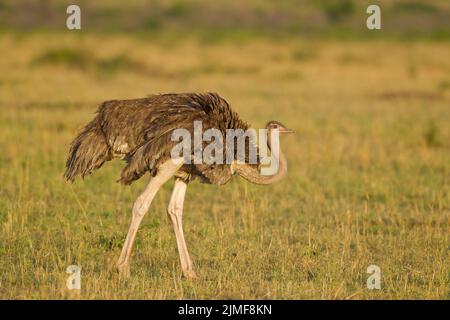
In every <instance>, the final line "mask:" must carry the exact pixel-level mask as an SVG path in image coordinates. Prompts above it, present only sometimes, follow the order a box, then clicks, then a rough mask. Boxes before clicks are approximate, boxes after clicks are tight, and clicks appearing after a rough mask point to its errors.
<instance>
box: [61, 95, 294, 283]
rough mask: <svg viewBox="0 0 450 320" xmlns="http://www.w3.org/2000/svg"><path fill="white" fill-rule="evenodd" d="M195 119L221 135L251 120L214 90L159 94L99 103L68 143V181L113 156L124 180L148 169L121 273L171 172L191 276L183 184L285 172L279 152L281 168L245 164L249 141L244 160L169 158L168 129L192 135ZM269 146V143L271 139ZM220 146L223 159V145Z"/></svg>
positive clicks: (173, 209)
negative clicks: (122, 162)
mask: <svg viewBox="0 0 450 320" xmlns="http://www.w3.org/2000/svg"><path fill="white" fill-rule="evenodd" d="M194 121H201V123H202V130H203V131H205V130H207V129H218V130H220V132H221V133H222V136H223V137H226V131H227V129H235V130H236V129H241V130H242V132H245V131H246V130H247V129H249V125H248V124H247V123H246V122H244V121H243V120H241V119H240V118H239V116H238V114H237V113H236V112H234V111H232V110H231V108H230V106H229V104H228V103H227V102H226V101H225V100H224V99H223V98H221V97H220V96H219V95H218V94H215V93H205V94H197V93H184V94H161V95H153V96H150V97H147V98H142V99H132V100H111V101H106V102H103V103H102V104H101V105H100V107H99V109H98V111H97V115H96V116H95V118H94V119H93V120H92V121H91V122H90V123H88V124H87V125H86V127H85V128H84V129H83V130H82V131H81V132H80V134H79V135H78V136H77V137H76V138H75V140H74V141H73V142H72V145H71V147H70V152H69V157H68V159H67V163H66V172H65V174H64V175H65V177H66V179H67V180H69V181H74V180H75V178H76V177H77V176H81V177H84V176H86V175H88V174H90V173H91V172H92V171H94V170H96V169H98V168H100V167H101V166H102V165H103V164H104V163H105V162H106V161H109V160H111V159H113V158H121V159H124V160H125V161H126V166H125V168H124V169H123V170H122V173H121V176H120V179H119V181H120V182H121V183H123V184H131V183H132V182H133V181H135V180H137V179H139V178H140V177H141V176H142V175H144V174H145V173H146V172H147V171H148V172H150V173H151V175H152V179H150V182H149V184H148V186H147V188H146V189H145V191H144V192H143V193H142V194H141V195H140V196H139V198H138V199H137V201H136V202H135V205H134V207H133V217H132V221H131V225H130V229H129V232H128V235H127V239H126V241H125V245H124V247H123V249H122V253H121V255H120V258H119V262H118V264H117V266H118V269H119V271H121V272H122V271H127V270H128V268H129V257H130V254H131V247H132V244H133V241H134V238H135V236H136V232H137V229H138V227H139V224H140V222H141V220H142V218H143V216H144V215H145V213H146V212H147V210H148V208H149V206H150V203H151V201H152V199H153V197H154V196H155V194H156V192H157V191H158V190H159V188H160V187H161V186H162V184H164V183H165V182H166V181H167V180H168V179H170V177H172V176H174V177H175V178H176V179H175V185H174V191H173V193H172V197H171V200H170V204H169V207H168V214H169V217H170V218H171V220H172V222H173V224H174V230H175V235H176V238H177V246H178V249H179V252H180V261H181V266H182V269H183V274H184V275H185V276H187V277H194V276H195V274H194V271H193V269H192V262H191V260H190V258H189V254H188V252H187V247H186V243H185V240H184V235H183V230H182V226H181V215H182V208H183V202H184V195H185V192H186V187H187V183H188V182H189V181H191V180H192V179H194V178H196V177H199V178H200V179H201V181H202V182H206V183H211V184H218V185H221V184H224V183H226V182H228V181H229V180H230V178H231V177H232V176H233V174H234V173H236V174H238V175H240V176H241V177H243V178H244V179H246V180H248V181H250V182H253V183H257V184H271V183H274V182H276V181H278V180H280V179H281V178H282V177H283V176H284V174H285V173H286V168H287V166H286V161H285V158H284V156H283V155H282V153H281V151H280V153H279V158H278V159H277V160H278V161H279V163H280V165H279V170H278V172H277V173H275V174H274V175H272V176H264V175H262V174H261V173H260V170H259V169H260V168H259V163H256V164H248V161H247V160H248V153H249V148H250V147H256V146H255V145H251V144H250V143H249V141H247V142H246V146H245V148H246V154H245V158H246V159H245V160H246V164H238V165H235V164H234V163H233V164H229V163H228V164H211V165H208V164H205V163H201V164H186V163H181V162H180V163H176V164H174V163H170V161H169V160H170V159H171V151H172V149H173V148H174V146H176V145H177V144H178V143H179V141H172V139H171V135H172V132H173V131H174V130H175V129H186V130H188V131H189V132H190V133H191V136H193V132H194ZM266 128H267V129H268V130H279V132H290V130H289V129H287V128H285V127H284V126H283V125H282V124H281V123H279V122H276V121H271V122H269V123H268V124H267V126H266ZM192 143H193V141H192ZM224 143H225V141H224ZM205 145H207V143H205V142H203V147H205ZM268 147H269V149H270V147H271V144H270V139H269V140H268ZM222 149H223V150H222V151H223V152H224V159H226V152H225V149H226V147H223V148H222ZM191 150H194V149H193V148H191ZM219 152H220V151H219ZM236 152H237V149H236V150H235V151H234V154H233V155H232V157H234V158H233V159H237V158H236Z"/></svg>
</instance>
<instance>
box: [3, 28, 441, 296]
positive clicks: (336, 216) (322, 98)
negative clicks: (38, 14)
mask: <svg viewBox="0 0 450 320" xmlns="http://www.w3.org/2000/svg"><path fill="white" fill-rule="evenodd" d="M78 40H79V38H78V37H76V36H71V35H66V36H61V35H59V36H51V35H33V36H28V37H24V38H21V39H16V38H14V37H10V36H6V35H4V36H2V37H0V46H1V47H2V48H4V57H3V59H2V60H1V61H0V71H1V72H0V74H1V81H0V110H1V112H0V147H1V155H0V181H1V187H0V228H1V232H0V261H2V263H1V264H0V298H3V299H9V298H14V299H25V298H28V299H38V298H39V299H66V298H67V299H71V298H83V299H99V298H106V299H116V298H135V299H168V298H171V299H179V298H187V299H215V298H224V299H228V298H237V299H240V298H247V299H299V298H301V299H303V298H305V299H313V298H316V299H347V298H348V299H407V298H408V299H418V298H424V299H448V298H449V284H450V283H449V276H450V275H449V265H450V259H449V232H448V231H449V218H450V216H449V213H450V212H449V208H450V205H449V194H450V193H449V177H450V174H449V173H450V172H449V169H450V165H449V164H450V145H449V141H450V131H449V127H448V123H449V120H450V115H449V112H448V105H449V101H450V96H449V93H450V92H448V90H441V89H440V87H439V85H438V84H439V83H445V82H446V81H447V82H448V79H449V77H450V73H449V70H450V64H449V61H448V59H447V56H448V55H446V54H445V53H447V52H448V50H449V48H450V47H449V45H448V44H445V43H440V44H439V43H434V44H433V43H428V42H416V43H413V44H409V45H406V44H401V43H400V44H398V43H383V42H372V43H358V42H349V43H346V44H345V46H342V45H341V44H339V43H336V42H316V43H315V44H314V52H313V53H315V52H317V53H318V54H314V55H313V56H311V55H310V53H309V50H311V47H309V46H303V45H302V44H301V43H299V42H298V41H295V42H292V43H291V42H277V43H272V42H267V41H254V42H249V43H247V44H246V45H238V44H232V43H222V44H220V43H216V44H209V45H205V44H201V43H199V42H195V41H190V40H187V41H185V42H181V43H178V44H176V45H172V46H170V47H168V46H166V45H164V44H159V43H157V42H148V41H145V40H143V39H136V38H129V37H120V36H114V37H112V36H110V37H105V36H101V37H100V36H99V37H96V36H88V37H84V38H83V41H82V45H81V46H80V50H84V51H83V52H85V51H86V52H91V53H94V54H95V57H93V56H92V55H90V56H89V57H90V58H89V61H90V62H88V64H89V65H91V64H92V65H96V61H99V60H102V61H103V59H113V58H111V57H122V56H123V54H125V55H126V58H123V59H125V61H133V62H135V63H137V64H139V65H141V66H142V67H143V68H145V70H146V72H140V71H139V70H137V69H136V68H129V67H128V65H127V63H125V65H126V66H125V67H117V68H116V67H114V68H113V69H114V73H115V77H108V76H106V77H105V76H101V75H100V76H99V74H98V72H91V71H92V70H90V68H83V67H79V66H78V65H77V64H75V65H73V64H71V63H66V62H63V63H53V59H54V58H52V59H50V61H52V62H50V63H40V64H39V63H38V64H33V61H35V60H36V59H38V57H42V53H45V52H47V53H48V52H49V50H52V48H53V49H54V48H59V47H64V48H65V47H71V48H73V47H75V46H76V45H77V44H79V43H78ZM61 43H64V45H62V44H61ZM66 45H67V46H66ZM305 54H306V56H305ZM69 56H71V55H69ZM75 57H76V58H74V59H75V60H76V59H78V55H75ZM123 57H125V56H123ZM306 57H307V58H306ZM343 57H345V59H344V58H343ZM66 58H67V57H66ZM66 58H64V59H62V60H63V61H67V59H66ZM58 59H59V58H58ZM58 59H57V60H58ZM121 59H122V58H121ZM121 59H119V61H115V62H114V63H112V64H113V65H118V66H123V63H122V60H121ZM72 60H73V59H72V58H71V59H70V61H72ZM91 60H92V61H93V62H92V61H91ZM111 61H112V60H111ZM411 61H412V62H411ZM411 63H414V68H415V76H414V77H411V75H410V73H409V72H408V69H409V65H410V64H411ZM105 68H106V69H109V68H110V66H108V64H107V66H106V67H105ZM195 70H200V71H201V72H195ZM231 71H232V72H231ZM286 75H299V76H286ZM174 91H175V92H176V91H217V92H219V93H221V94H222V95H223V96H224V97H225V98H227V99H228V100H229V101H230V102H231V104H232V106H233V107H234V109H235V110H236V111H238V112H239V114H241V116H242V117H243V118H244V119H246V120H248V121H249V122H251V123H252V124H254V126H255V127H258V126H261V125H263V124H264V123H265V122H266V121H267V120H269V119H277V120H280V121H282V122H283V123H285V124H286V125H287V126H289V127H292V128H293V129H295V130H296V132H297V133H296V134H295V135H292V136H288V137H286V138H285V139H283V141H282V145H283V149H284V150H285V153H286V156H287V158H288V161H289V173H288V176H287V178H286V179H285V180H284V181H283V182H281V183H279V184H277V185H273V186H266V187H263V186H255V185H250V184H248V183H246V182H245V181H243V180H242V179H238V178H236V179H234V180H233V181H232V182H231V183H229V184H228V185H225V186H222V187H217V186H210V185H202V184H200V183H198V182H194V183H192V184H191V185H190V186H189V188H188V193H187V199H186V204H185V217H184V228H185V234H186V238H187V243H188V247H189V249H190V252H191V256H192V258H193V261H194V264H195V268H196V271H197V274H198V276H199V279H198V280H196V281H187V280H183V279H181V272H180V266H179V261H178V254H177V251H176V243H175V237H174V234H173V230H172V226H171V224H170V222H169V219H168V218H167V216H166V209H165V208H166V205H167V203H168V200H169V196H170V188H171V184H172V183H169V184H167V185H165V186H164V188H163V190H161V191H160V193H158V195H157V197H156V199H155V201H154V203H153V204H152V206H151V209H150V212H149V214H148V215H147V216H146V218H145V219H144V222H143V224H142V225H141V228H140V230H139V233H138V237H137V242H136V246H135V248H134V252H133V257H132V264H131V272H132V273H131V277H130V278H129V279H120V278H119V277H118V275H117V273H116V272H115V268H114V264H115V262H116V259H117V258H118V256H119V253H120V249H121V246H122V243H123V241H124V238H125V235H126V232H127V228H128V224H129V220H130V215H131V207H132V203H133V201H134V200H135V198H136V197H137V195H138V194H139V192H140V191H141V190H142V188H143V187H144V185H145V183H146V180H148V177H147V176H146V177H144V178H142V179H141V181H139V182H137V183H136V184H134V185H132V186H131V187H123V186H121V185H119V184H117V183H115V181H116V180H117V179H118V177H119V173H120V169H121V168H122V166H123V164H122V163H121V162H120V161H117V162H111V163H108V164H107V165H105V166H104V167H103V168H102V169H101V170H100V171H98V172H96V173H95V175H93V176H90V177H88V178H86V180H85V181H78V182H77V183H76V184H74V185H70V184H68V183H66V182H65V181H63V179H62V173H63V171H64V163H65V158H66V156H67V152H68V147H69V143H70V141H71V139H73V137H74V136H75V134H76V132H77V130H78V129H79V128H80V127H81V126H82V125H83V124H85V123H86V122H87V121H88V120H89V119H91V118H92V116H93V113H94V111H95V110H96V106H97V105H98V103H99V102H101V101H103V100H107V99H115V98H134V97H142V96H145V95H147V94H150V93H158V92H174ZM72 264H76V265H79V266H81V268H82V290H81V292H80V293H79V294H75V293H73V292H71V291H69V290H67V289H66V286H65V284H66V279H67V276H68V274H66V273H65V271H66V268H67V267H68V266H69V265H72ZM372 264H375V265H378V266H380V268H381V272H382V280H381V281H382V282H381V285H382V289H381V290H379V291H378V290H374V291H371V290H368V289H367V288H366V279H367V277H368V274H366V269H367V267H368V266H369V265H372Z"/></svg>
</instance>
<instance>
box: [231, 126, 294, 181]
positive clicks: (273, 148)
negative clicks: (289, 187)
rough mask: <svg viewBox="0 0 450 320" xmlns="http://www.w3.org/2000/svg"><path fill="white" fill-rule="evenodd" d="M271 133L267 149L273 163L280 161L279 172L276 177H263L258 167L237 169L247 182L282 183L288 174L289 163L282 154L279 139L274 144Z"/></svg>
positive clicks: (247, 166) (248, 166) (240, 167)
mask: <svg viewBox="0 0 450 320" xmlns="http://www.w3.org/2000/svg"><path fill="white" fill-rule="evenodd" d="M270 137H271V134H270V132H269V135H268V139H267V147H268V149H269V150H270V152H271V154H272V161H278V164H279V165H278V171H277V173H275V174H274V175H263V174H261V172H260V170H259V169H258V168H257V166H251V165H248V164H246V165H242V166H238V167H237V168H236V173H237V174H239V175H240V176H241V177H243V178H244V179H245V180H247V181H249V182H252V183H255V184H272V183H275V182H277V181H280V180H281V179H282V178H283V177H284V176H285V175H286V172H287V161H286V158H285V157H284V154H283V153H282V152H281V148H280V144H279V139H276V140H275V141H274V143H272V141H271V140H272V139H271V138H270Z"/></svg>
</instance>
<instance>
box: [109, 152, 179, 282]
mask: <svg viewBox="0 0 450 320" xmlns="http://www.w3.org/2000/svg"><path fill="white" fill-rule="evenodd" d="M181 165H182V159H181V160H180V159H176V160H168V161H166V162H165V163H163V164H162V165H161V166H160V167H159V168H158V173H157V175H156V176H155V177H153V178H151V179H150V182H149V183H148V185H147V187H146V188H145V190H144V192H142V193H141V195H140V196H139V197H138V199H137V200H136V202H135V203H134V206H133V214H132V218H131V224H130V228H129V230H128V234H127V238H126V239H125V244H124V245H123V248H122V252H121V254H120V257H119V260H118V261H117V269H118V270H119V272H120V273H123V274H125V275H128V274H129V273H130V255H131V249H132V247H133V242H134V239H135V238H136V233H137V231H138V228H139V225H140V224H141V221H142V219H143V218H144V216H145V214H146V213H147V211H148V208H149V207H150V204H151V202H152V200H153V198H154V197H155V195H156V193H157V192H158V190H159V189H160V188H161V186H162V185H163V184H164V183H165V182H166V181H167V180H169V179H170V178H171V177H172V176H173V175H174V174H175V172H177V171H178V169H179V168H180V167H181Z"/></svg>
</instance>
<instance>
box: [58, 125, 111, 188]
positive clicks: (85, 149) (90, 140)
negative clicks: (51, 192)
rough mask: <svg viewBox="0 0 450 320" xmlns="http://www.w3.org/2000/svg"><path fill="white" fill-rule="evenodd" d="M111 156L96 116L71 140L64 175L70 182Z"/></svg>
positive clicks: (89, 171) (96, 167) (94, 168)
mask: <svg viewBox="0 0 450 320" xmlns="http://www.w3.org/2000/svg"><path fill="white" fill-rule="evenodd" d="M111 158H112V156H111V151H110V148H109V147H108V145H107V143H106V140H105V136H104V134H103V132H102V129H101V127H100V124H99V121H98V118H97V117H96V118H95V119H94V120H92V121H91V122H90V123H89V124H88V125H87V126H86V127H85V128H84V129H83V130H82V131H81V133H80V134H79V135H78V136H77V137H76V138H75V140H74V141H73V142H72V145H71V147H70V152H69V157H68V158H67V162H66V171H65V173H64V177H65V178H66V179H67V180H68V181H71V182H73V181H74V180H75V178H76V177H77V176H78V175H81V177H82V178H84V177H85V176H86V175H88V174H90V173H91V172H92V171H94V170H96V169H98V168H100V167H101V166H102V165H103V163H105V162H106V161H108V160H111Z"/></svg>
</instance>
